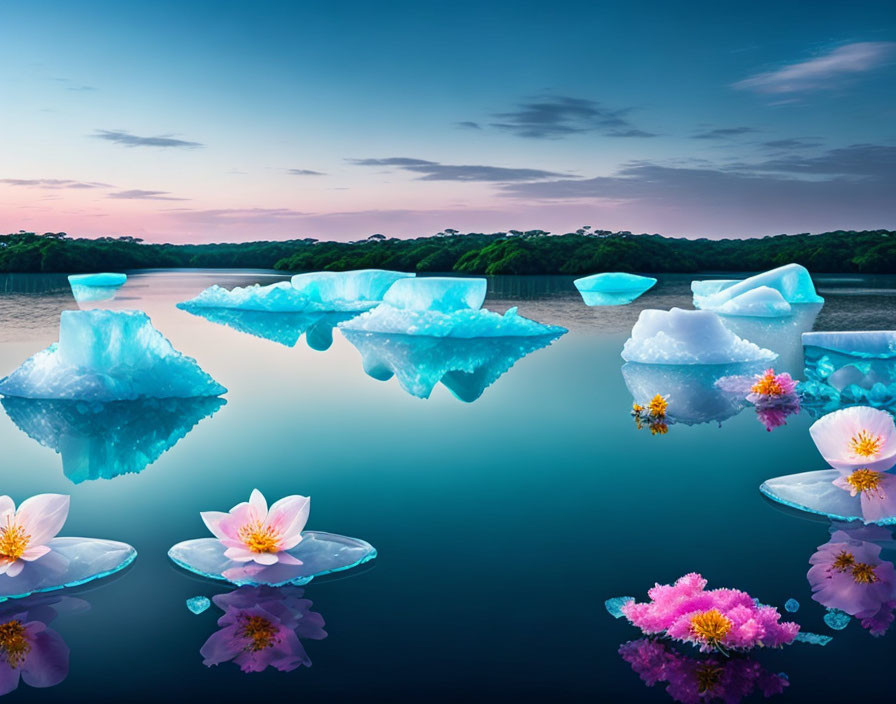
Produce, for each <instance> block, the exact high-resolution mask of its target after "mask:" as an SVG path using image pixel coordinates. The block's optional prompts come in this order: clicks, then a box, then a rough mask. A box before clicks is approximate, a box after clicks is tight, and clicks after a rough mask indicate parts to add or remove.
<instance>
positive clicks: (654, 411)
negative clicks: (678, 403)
mask: <svg viewBox="0 0 896 704" xmlns="http://www.w3.org/2000/svg"><path fill="white" fill-rule="evenodd" d="M668 407H669V404H668V403H667V402H666V399H664V398H663V397H662V396H660V395H659V394H657V395H656V396H654V397H653V398H652V399H650V403H648V404H647V411H648V412H649V413H650V415H652V416H653V417H655V418H663V417H664V416H665V415H666V409H667V408H668Z"/></svg>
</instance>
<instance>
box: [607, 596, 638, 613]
mask: <svg viewBox="0 0 896 704" xmlns="http://www.w3.org/2000/svg"><path fill="white" fill-rule="evenodd" d="M634 600H635V597H633V596H614V597H613V598H612V599H607V600H606V601H605V602H604V607H606V609H607V611H608V612H609V614H610V616H612V617H613V618H622V616H623V615H624V614H623V613H622V607H623V606H625V605H626V604H627V603H629V602H630V601H634Z"/></svg>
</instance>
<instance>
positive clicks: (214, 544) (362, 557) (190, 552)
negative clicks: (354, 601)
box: [168, 530, 376, 587]
mask: <svg viewBox="0 0 896 704" xmlns="http://www.w3.org/2000/svg"><path fill="white" fill-rule="evenodd" d="M226 549H227V547H226V546H225V545H223V544H222V543H221V541H219V540H217V539H216V538H199V539H197V540H187V541H184V542H182V543H178V544H177V545H175V546H173V547H172V548H171V549H170V550H169V551H168V557H170V558H171V559H172V560H173V561H174V562H175V564H177V565H178V566H180V567H183V568H184V569H185V570H189V571H190V572H195V573H196V574H198V575H202V576H203V577H210V578H211V579H221V580H224V581H227V582H231V583H233V584H236V585H237V586H243V585H249V586H260V585H267V586H270V587H282V586H283V585H285V584H295V585H298V586H301V585H303V584H307V583H308V582H310V581H311V580H312V579H314V578H315V577H320V576H321V575H325V574H330V573H331V572H341V571H343V570H348V569H351V568H352V567H357V566H358V565H362V564H364V563H365V562H369V561H370V560H372V559H374V558H375V557H376V550H375V549H374V547H373V546H372V545H371V544H370V543H368V542H365V541H364V540H358V539H357V538H348V537H346V536H344V535H336V534H335V533H322V532H320V531H310V530H309V531H304V532H303V533H302V542H300V543H299V544H298V545H296V546H295V547H294V548H292V549H291V550H289V551H288V553H289V554H290V555H292V556H293V557H295V558H296V559H298V560H301V562H302V564H300V565H289V564H285V563H283V562H278V563H277V564H274V565H269V566H265V565H259V564H257V563H255V562H248V563H247V562H234V561H233V560H231V559H230V558H228V557H225V555H224V551H225V550H226Z"/></svg>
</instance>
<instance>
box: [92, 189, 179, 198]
mask: <svg viewBox="0 0 896 704" xmlns="http://www.w3.org/2000/svg"><path fill="white" fill-rule="evenodd" d="M107 198H116V199H120V200H187V199H186V198H177V197H176V196H173V195H171V194H170V193H169V192H168V191H143V190H140V189H138V188H136V189H133V190H130V191H118V192H117V193H110V194H109V195H108V196H107Z"/></svg>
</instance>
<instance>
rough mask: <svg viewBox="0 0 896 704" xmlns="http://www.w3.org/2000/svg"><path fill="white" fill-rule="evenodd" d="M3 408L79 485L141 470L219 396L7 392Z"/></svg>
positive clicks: (216, 404)
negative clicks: (88, 398)
mask: <svg viewBox="0 0 896 704" xmlns="http://www.w3.org/2000/svg"><path fill="white" fill-rule="evenodd" d="M0 403H2V405H3V409H4V410H5V411H6V414H7V415H8V416H9V417H10V419H11V420H12V422H13V423H15V424H16V425H17V426H18V427H19V429H21V430H22V431H23V432H24V433H25V434H26V435H28V437H30V438H32V439H34V440H36V441H37V442H39V443H40V444H41V445H43V446H44V447H49V448H50V449H52V450H54V451H55V452H57V453H59V454H60V455H61V456H62V471H63V473H64V474H65V476H66V477H68V479H70V480H71V481H72V482H74V483H75V484H77V483H79V482H82V481H84V480H86V479H112V478H113V477H117V476H119V475H121V474H129V473H137V472H141V471H142V470H143V469H145V468H146V467H147V466H149V465H150V464H152V463H153V462H155V461H156V460H157V459H158V458H159V457H160V456H161V455H162V453H164V452H165V451H166V450H168V449H170V448H171V447H173V446H174V445H175V444H176V443H177V442H178V441H179V440H180V439H181V438H183V437H184V436H186V435H187V433H189V432H190V431H191V430H192V429H193V428H194V427H195V426H196V424H197V423H199V422H200V421H201V420H203V419H204V418H208V417H210V416H212V415H214V414H215V413H216V412H217V411H218V409H219V408H221V406H223V405H224V404H225V403H226V401H225V400H224V399H222V398H217V397H201V398H167V399H141V400H136V401H110V402H107V403H100V402H83V401H71V400H47V399H30V398H14V397H10V396H7V397H4V398H3V399H2V400H0Z"/></svg>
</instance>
